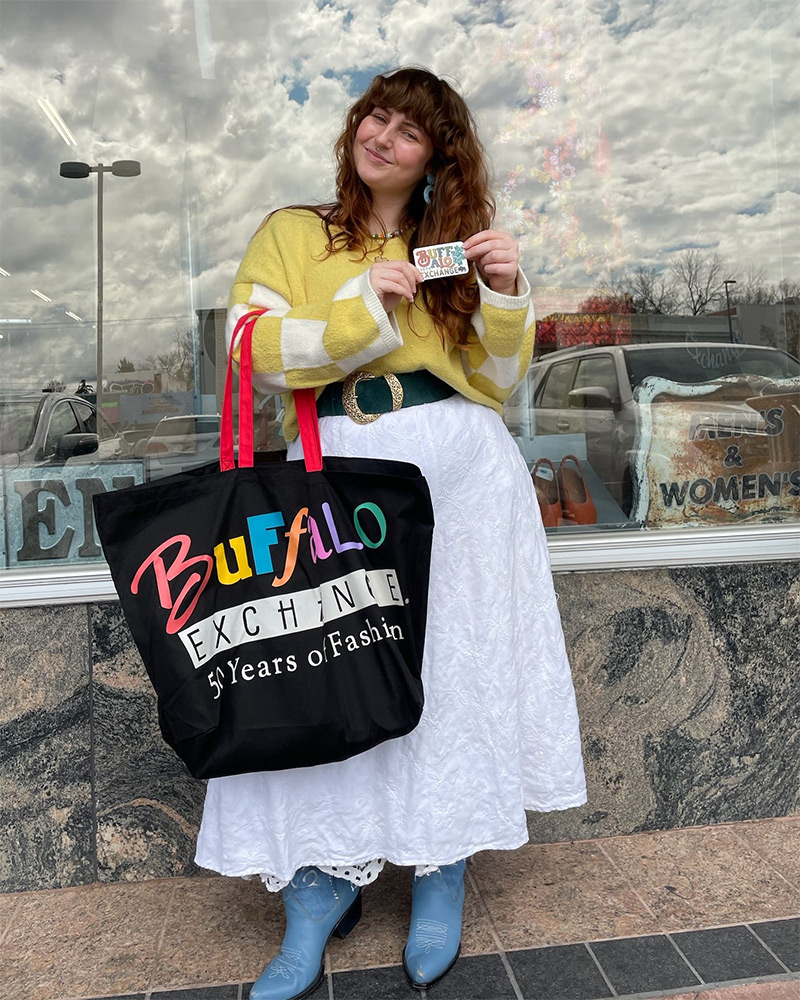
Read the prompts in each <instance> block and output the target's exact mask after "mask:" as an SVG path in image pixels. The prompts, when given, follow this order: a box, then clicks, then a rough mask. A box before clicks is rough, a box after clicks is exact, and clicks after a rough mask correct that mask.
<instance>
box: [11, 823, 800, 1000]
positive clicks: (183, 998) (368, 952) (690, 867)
mask: <svg viewBox="0 0 800 1000" xmlns="http://www.w3.org/2000/svg"><path fill="white" fill-rule="evenodd" d="M409 908H410V876H409V872H408V871H407V870H403V869H397V868H387V870H386V871H385V872H384V873H383V874H382V875H381V877H380V878H379V879H378V881H377V882H376V883H375V884H374V885H372V886H370V887H368V888H367V889H366V890H365V894H364V918H363V919H362V922H361V924H360V925H359V927H358V928H356V930H355V931H354V932H353V933H352V934H351V935H350V937H349V938H347V940H345V941H343V942H340V941H338V940H337V941H334V942H333V943H332V944H331V946H330V948H329V950H328V954H327V957H326V973H327V975H326V977H325V979H324V981H323V983H322V984H321V986H320V987H319V989H318V990H317V991H316V992H315V993H314V994H313V997H314V1000H393V998H405V1000H409V998H412V997H414V996H416V997H420V996H422V997H423V998H424V996H425V994H424V993H422V994H420V993H417V992H415V991H412V990H411V989H410V987H409V986H408V984H407V983H406V981H405V979H404V977H403V974H402V971H401V969H400V966H399V959H400V953H401V950H402V947H403V943H404V940H405V934H406V930H407V927H406V922H407V919H408V912H409ZM282 930H283V921H282V916H281V906H280V900H279V898H278V897H277V896H273V895H270V894H268V893H266V892H265V890H264V889H263V887H262V886H261V885H260V884H259V883H258V882H244V881H241V880H234V879H223V878H218V877H208V878H193V879H169V880H154V881H150V882H140V883H115V884H111V885H92V886H86V887H81V888H73V889H61V890H52V891H47V892H37V893H20V894H14V895H7V896H0V1000H74V998H87V997H91V998H99V997H114V998H117V997H121V996H125V997H136V998H137V1000H149V998H152V1000H156V998H159V1000H245V998H246V997H247V996H248V993H249V984H250V983H251V982H252V980H253V979H254V978H255V977H256V976H257V975H258V973H259V972H260V970H261V969H262V968H263V966H264V964H265V963H266V962H267V960H268V959H269V958H270V957H271V955H273V954H274V953H275V951H276V950H277V948H278V947H279V945H280V940H281V936H282ZM429 993H430V996H431V997H432V998H433V1000H505V998H509V1000H512V998H515V1000H599V998H601V997H614V996H621V997H633V996H636V997H645V996H646V997H653V998H661V997H665V996H667V995H671V996H674V997H677V998H678V1000H689V998H697V1000H712V998H713V1000H800V816H798V817H792V818H788V819H778V820H760V821H755V822H752V823H743V824H736V825H725V826H717V827H705V828H693V829H687V830H675V831H668V832H658V833H643V834H634V835H632V836H628V837H614V838H608V839H604V840H596V841H581V842H576V843H569V844H546V845H529V846H527V847H524V848H522V849H520V850H519V851H515V852H513V853H505V852H497V853H489V852H487V853H484V854H480V855H477V856H476V857H475V858H473V859H472V861H471V862H470V865H469V867H468V884H467V902H466V908H465V928H464V939H463V948H462V958H461V959H460V960H459V962H458V963H457V964H456V966H455V968H454V969H453V971H452V972H451V973H450V974H449V975H448V976H447V977H446V978H445V979H444V980H442V982H441V983H439V984H437V985H436V986H435V987H433V988H432V989H431V990H430V991H429Z"/></svg>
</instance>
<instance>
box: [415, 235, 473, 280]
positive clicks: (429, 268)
mask: <svg viewBox="0 0 800 1000" xmlns="http://www.w3.org/2000/svg"><path fill="white" fill-rule="evenodd" d="M414 263H415V264H416V266H417V267H418V268H419V270H420V271H421V272H422V280H423V281H430V280H431V278H452V277H453V275H456V274H466V273H467V271H469V261H468V260H467V255H466V254H465V253H464V244H463V243H460V242H455V243H437V244H436V245H435V246H432V247H418V248H417V249H416V250H415V251H414Z"/></svg>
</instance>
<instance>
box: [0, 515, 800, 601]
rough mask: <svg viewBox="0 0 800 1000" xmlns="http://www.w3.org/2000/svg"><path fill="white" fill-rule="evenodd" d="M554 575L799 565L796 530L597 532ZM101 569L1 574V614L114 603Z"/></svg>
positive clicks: (558, 548) (799, 528)
mask: <svg viewBox="0 0 800 1000" xmlns="http://www.w3.org/2000/svg"><path fill="white" fill-rule="evenodd" d="M548 548H549V549H550V560H551V563H552V567H553V571H554V572H556V573H567V572H576V571H580V572H587V571H592V570H594V571H600V570H602V571H609V570H625V569H657V568H660V567H665V566H714V565H722V564H726V563H748V562H775V561H779V560H796V559H800V524H791V525H787V524H775V525H759V526H755V525H751V526H749V527H720V528H695V529H688V528H685V529H674V530H669V529H661V530H659V531H652V532H647V531H607V532H605V531H597V532H591V533H589V532H586V533H583V532H581V533H580V534H578V533H576V534H575V535H572V536H568V535H564V536H562V537H557V536H554V537H551V538H548ZM116 600H117V593H116V591H115V589H114V585H113V583H112V582H111V574H110V572H109V570H108V567H107V566H106V565H105V564H93V565H91V566H71V567H69V568H67V567H64V568H63V569H62V568H60V567H59V568H51V567H41V568H38V569H25V570H19V569H15V570H4V571H2V572H0V608H14V607H32V606H35V605H43V604H84V603H90V602H96V601H116Z"/></svg>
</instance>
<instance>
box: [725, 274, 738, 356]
mask: <svg viewBox="0 0 800 1000" xmlns="http://www.w3.org/2000/svg"><path fill="white" fill-rule="evenodd" d="M722 284H723V285H724V286H725V301H726V303H727V305H728V336H729V337H730V338H731V343H733V324H732V323H731V296H730V292H729V291H728V285H735V284H736V282H735V280H734V279H733V278H728V279H726V280H725V281H723V282H722Z"/></svg>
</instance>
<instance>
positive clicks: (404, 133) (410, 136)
mask: <svg viewBox="0 0 800 1000" xmlns="http://www.w3.org/2000/svg"><path fill="white" fill-rule="evenodd" d="M403 135H404V136H405V137H406V139H412V140H413V141H414V142H416V141H417V137H416V135H414V133H413V132H403Z"/></svg>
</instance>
